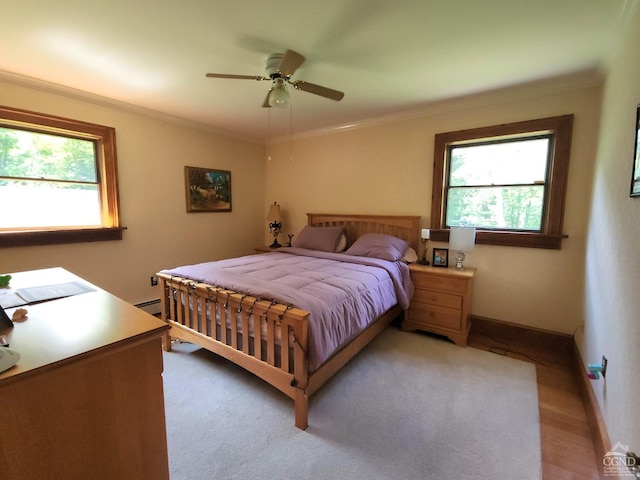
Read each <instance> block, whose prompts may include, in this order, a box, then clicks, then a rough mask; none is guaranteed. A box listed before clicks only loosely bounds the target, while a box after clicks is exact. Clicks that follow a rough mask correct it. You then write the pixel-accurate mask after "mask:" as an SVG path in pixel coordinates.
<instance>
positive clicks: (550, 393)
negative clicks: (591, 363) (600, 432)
mask: <svg viewBox="0 0 640 480" xmlns="http://www.w3.org/2000/svg"><path fill="white" fill-rule="evenodd" d="M478 330H480V331H474V329H473V328H472V330H471V334H470V336H469V346H470V347H474V348H478V349H481V350H486V351H492V352H494V353H497V354H499V355H506V356H509V357H512V358H517V359H520V360H524V361H527V362H532V363H534V364H535V366H536V373H537V379H538V403H539V408H540V436H541V442H542V478H543V480H583V479H584V480H586V479H590V480H591V479H594V480H595V479H600V472H599V469H598V459H597V458H596V450H595V448H594V445H593V441H592V437H591V432H590V429H589V424H588V420H587V415H586V412H585V409H584V405H583V402H582V397H581V395H580V386H579V383H578V380H577V379H576V378H575V373H574V370H573V366H572V359H571V352H570V350H568V349H567V348H566V346H562V345H554V344H553V343H551V344H546V345H545V344H544V343H542V342H541V343H540V345H545V346H544V347H538V346H536V347H531V346H530V343H529V342H527V343H526V344H525V343H523V342H519V341H518V340H517V339H516V338H514V337H513V336H511V335H509V338H507V337H504V336H503V337H500V336H498V335H499V334H497V333H496V332H492V331H485V330H484V329H478Z"/></svg>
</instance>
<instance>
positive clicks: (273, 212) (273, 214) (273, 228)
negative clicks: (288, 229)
mask: <svg viewBox="0 0 640 480" xmlns="http://www.w3.org/2000/svg"><path fill="white" fill-rule="evenodd" d="M266 219H267V220H270V221H271V223H269V232H271V234H272V235H273V243H272V244H271V245H269V248H279V247H281V246H282V245H280V244H279V243H278V235H280V231H281V230H282V222H281V220H282V215H281V214H280V205H278V204H277V203H276V202H273V205H271V207H270V208H269V214H268V215H267V218H266Z"/></svg>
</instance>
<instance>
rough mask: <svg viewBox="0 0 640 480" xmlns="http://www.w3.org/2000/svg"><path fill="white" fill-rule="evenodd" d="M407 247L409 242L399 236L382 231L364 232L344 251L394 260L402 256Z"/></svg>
mask: <svg viewBox="0 0 640 480" xmlns="http://www.w3.org/2000/svg"><path fill="white" fill-rule="evenodd" d="M407 248H409V244H408V243H407V242H406V241H405V240H402V239H401V238H398V237H394V236H392V235H385V234H383V233H365V234H364V235H362V236H361V237H360V238H359V239H358V240H356V241H355V242H354V244H353V245H351V247H350V248H349V250H347V251H346V252H345V253H346V254H347V255H357V256H360V257H375V258H381V259H382V260H389V261H390V262H395V261H396V260H400V259H401V258H402V256H403V255H404V252H406V251H407Z"/></svg>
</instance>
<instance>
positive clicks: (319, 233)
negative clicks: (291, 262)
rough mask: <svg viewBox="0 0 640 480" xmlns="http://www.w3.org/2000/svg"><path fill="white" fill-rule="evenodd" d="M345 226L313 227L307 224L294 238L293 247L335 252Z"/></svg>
mask: <svg viewBox="0 0 640 480" xmlns="http://www.w3.org/2000/svg"><path fill="white" fill-rule="evenodd" d="M343 232H344V227H341V226H338V227H312V226H310V225H306V226H305V227H304V228H303V229H302V231H301V232H300V233H299V234H298V235H297V236H296V237H295V238H294V239H293V242H292V243H291V246H292V247H297V248H308V249H309V250H321V251H323V252H335V251H336V247H337V246H338V242H339V241H340V238H341V237H342V234H343Z"/></svg>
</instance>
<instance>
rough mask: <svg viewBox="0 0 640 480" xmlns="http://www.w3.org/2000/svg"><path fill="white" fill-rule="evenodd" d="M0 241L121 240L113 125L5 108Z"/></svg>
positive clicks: (0, 142) (0, 132)
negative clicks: (104, 125) (107, 125)
mask: <svg viewBox="0 0 640 480" xmlns="http://www.w3.org/2000/svg"><path fill="white" fill-rule="evenodd" d="M0 205H5V206H10V208H4V209H3V213H2V215H1V216H0V247H7V246H25V245H46V244H54V243H75V242H88V241H99V240H120V239H121V238H122V230H123V229H124V228H123V227H120V224H119V212H118V187H117V166H116V149H115V130H114V129H113V128H110V127H103V126H100V125H94V124H90V123H85V122H79V121H75V120H69V119H64V118H60V117H54V116H50V115H43V114H38V113H34V112H27V111H24V110H17V109H12V108H7V107H0Z"/></svg>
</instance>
